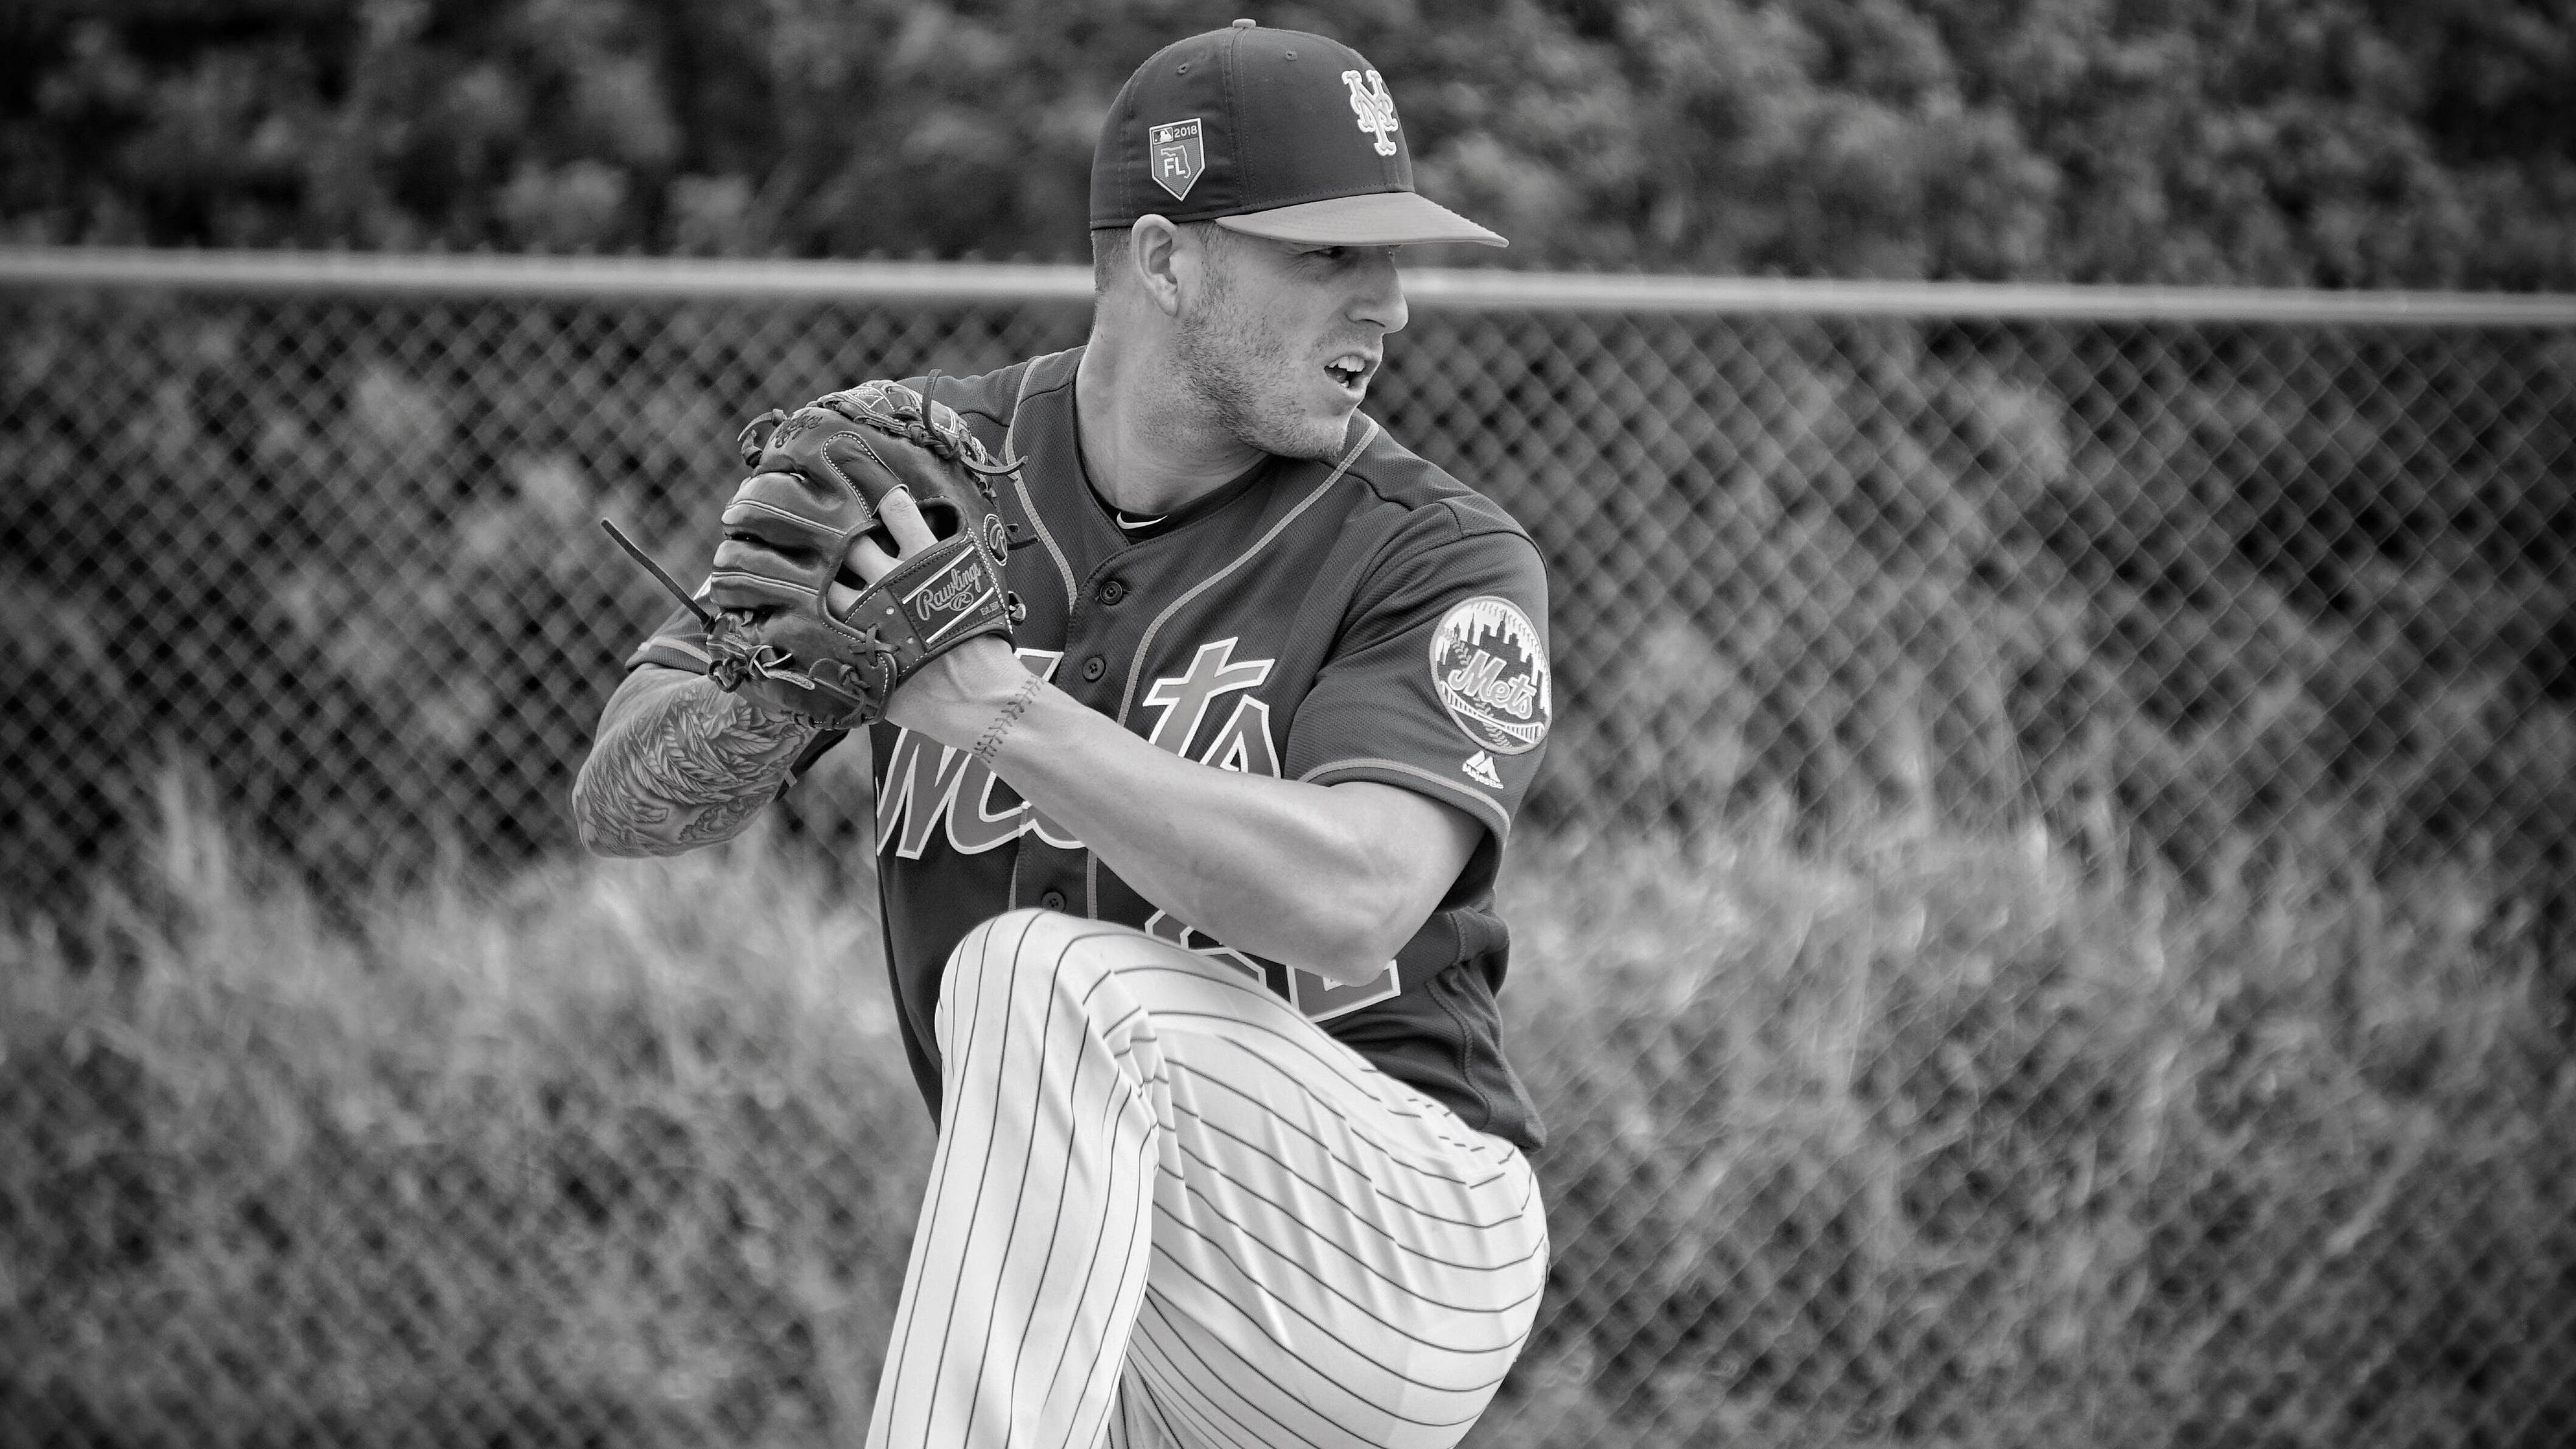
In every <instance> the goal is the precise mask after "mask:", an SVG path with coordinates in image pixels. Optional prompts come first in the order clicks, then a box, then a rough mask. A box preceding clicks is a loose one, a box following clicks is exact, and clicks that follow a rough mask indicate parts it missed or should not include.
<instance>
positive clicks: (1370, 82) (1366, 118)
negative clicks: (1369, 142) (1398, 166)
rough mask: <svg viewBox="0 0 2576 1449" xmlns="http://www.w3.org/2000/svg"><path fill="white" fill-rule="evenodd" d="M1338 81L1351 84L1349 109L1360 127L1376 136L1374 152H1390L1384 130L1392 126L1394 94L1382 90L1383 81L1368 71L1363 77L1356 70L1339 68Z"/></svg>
mask: <svg viewBox="0 0 2576 1449" xmlns="http://www.w3.org/2000/svg"><path fill="white" fill-rule="evenodd" d="M1342 84H1344V85H1346V86H1349V87H1350V88H1351V110H1352V112H1353V113H1354V114H1356V115H1357V116H1358V117H1359V118H1360V129H1361V130H1363V131H1366V132H1368V133H1369V134H1370V135H1372V136H1375V137H1377V154H1379V155H1381V156H1392V155H1394V154H1395V143H1394V142H1393V141H1390V140H1388V139H1387V138H1386V133H1387V132H1389V131H1392V130H1396V129H1397V126H1396V124H1395V97H1393V96H1391V95H1388V94H1387V93H1386V82H1385V81H1383V80H1381V79H1379V78H1378V73H1377V72H1376V71H1370V72H1369V73H1368V75H1367V77H1366V78H1365V79H1363V78H1362V77H1361V75H1360V73H1359V72H1358V71H1355V70H1346V71H1343V72H1342Z"/></svg>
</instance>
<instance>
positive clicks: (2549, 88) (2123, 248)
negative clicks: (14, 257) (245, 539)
mask: <svg viewBox="0 0 2576 1449" xmlns="http://www.w3.org/2000/svg"><path fill="white" fill-rule="evenodd" d="M1243 10H1251V11H1253V12H1254V13H1255V14H1256V15H1257V16H1258V17H1259V18H1260V19H1261V20H1262V21H1263V22H1264V23H1266V24H1274V25H1280V26H1288V27H1295V28H1306V29H1314V30H1321V31H1325V32H1328V33H1331V34H1334V35H1337V36H1339V37H1341V38H1343V39H1346V40H1348V41H1350V42H1351V43H1353V44H1355V45H1357V46H1358V47H1359V48H1360V49H1361V50H1362V51H1364V52H1365V53H1367V54H1368V55H1369V56H1370V57H1371V58H1372V59H1373V60H1374V61H1376V62H1377V63H1378V64H1379V65H1380V66H1381V67H1382V68H1383V69H1385V70H1386V71H1387V72H1388V74H1389V75H1390V76H1392V77H1393V78H1394V83H1395V90H1396V94H1397V96H1398V97H1399V101H1400V103H1401V105H1402V107H1403V117H1404V124H1405V126H1406V127H1407V129H1408V132H1409V134H1410V136H1411V139H1412V142H1413V146H1414V151H1415V156H1416V158H1417V162H1418V164H1419V168H1420V172H1421V179H1422V184H1423V185H1424V187H1425V188H1426V189H1428V190H1431V191H1433V192H1434V193H1436V194H1438V195H1440V196H1442V197H1444V198H1446V199H1449V200H1452V201H1453V202H1454V203H1455V204H1457V205H1458V206H1460V207H1461V209H1464V210H1466V211H1468V212H1469V213H1470V214H1473V215H1477V216H1479V217H1482V218H1485V219H1488V220H1490V221H1492V222H1493V223H1494V224H1495V225H1497V226H1499V227H1500V229H1501V230H1503V231H1504V232H1505V233H1506V234H1508V235H1510V236H1512V237H1513V238H1514V240H1515V246H1514V249H1513V250H1512V252H1511V253H1509V254H1508V255H1507V256H1505V257H1501V258H1494V260H1500V261H1505V262H1509V263H1515V264H1521V265H1560V266H1562V265H1577V266H1603V267H1644V268H1650V269H1686V270H1694V271H1719V272H1773V273H1787V274H1830V275H1863V276H1909V277H1910V276H1934V277H1984V278H2005V277H2030V278H2064V279H2069V280H2078V281H2130V282H2246V283H2270V284H2306V285H2321V286H2332V287H2366V286H2467V287H2481V288H2508V289H2527V288H2569V287H2576V107H2571V106H2570V105H2568V104H2567V103H2566V99H2565V98H2566V97H2567V96H2569V95H2571V94H2576V3H2570V0H2263V3H2255V0H2240V3H2233V4H2215V3H2199V4H2190V3H2182V0H1630V3H1616V0H1500V3H1487V0H1474V3H1470V0H1372V3H1358V0H1322V3H1306V4H1275V5H1262V6H1252V5H1247V4H1245V3H1243V0H1226V3H1222V4H1220V3H1216V0H1107V3H1100V4H1086V5H1079V6H1066V5H1053V4H1047V3H1042V0H902V3H896V0H766V3H764V4H761V5H757V6H752V5H740V4H727V3H723V0H364V3H361V4H356V5H342V4H337V3H329V0H91V3H84V4H78V5H74V4H71V3H67V0H31V3H27V4H22V5H17V6H12V7H10V8H9V10H8V12H7V13H6V14H5V15H0V235H6V236H9V237H13V238H15V239H17V240H21V241H58V242H102V243H151V244H164V245H167V244H183V245H184V244H194V245H248V246H278V245H348V246H355V247H364V248H411V247H422V246H444V247H451V248H475V247H497V248H505V249H525V250H582V249H597V250H610V251H626V250H641V251H653V252H675V253H694V254H708V253H712V254H771V253H784V254H789V255H837V256H849V255H866V254H896V255H915V254H928V255H936V256H958V255H964V254H968V253H980V254H984V255H1030V256H1040V257H1059V258H1070V257H1073V256H1076V255H1078V254H1079V253H1080V252H1081V249H1082V244H1083V237H1082V227H1083V220H1084V198H1085V195H1086V187H1087V176H1088V168H1089V164H1090V154H1091V146H1092V140H1093V137H1094V135H1095V134H1096V132H1097V129H1098V126H1099V123H1100V120H1101V117H1102V115H1103V114H1104V113H1105V111H1106V109H1107V106H1108V103H1109V100H1110V98H1111V96H1112V95H1114V93H1115V92H1116V90H1117V87H1118V84H1119V82H1120V81H1121V80H1122V79H1123V78H1124V77H1125V76H1126V74H1127V72H1128V71H1129V70H1130V69H1131V68H1132V67H1133V66H1134V65H1135V64H1136V62H1137V61H1139V60H1141V59H1142V58H1143V57H1144V56H1145V55H1147V54H1149V53H1150V52H1151V51H1152V50H1153V49H1154V48H1155V47H1156V46H1157V45H1159V44H1161V43H1162V42H1164V41H1166V40H1169V39H1172V38H1175V37H1177V36H1180V35H1183V34H1187V33H1190V32H1191V31H1194V30H1198V29H1202V28H1206V27H1210V26H1215V25H1222V24H1224V23H1225V22H1226V21H1227V20H1228V19H1231V18H1232V17H1233V16H1234V15H1235V14H1236V13H1237V12H1239V11H1243ZM1486 259H1487V258H1485V257H1482V256H1477V257H1472V258H1459V260H1486Z"/></svg>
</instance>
